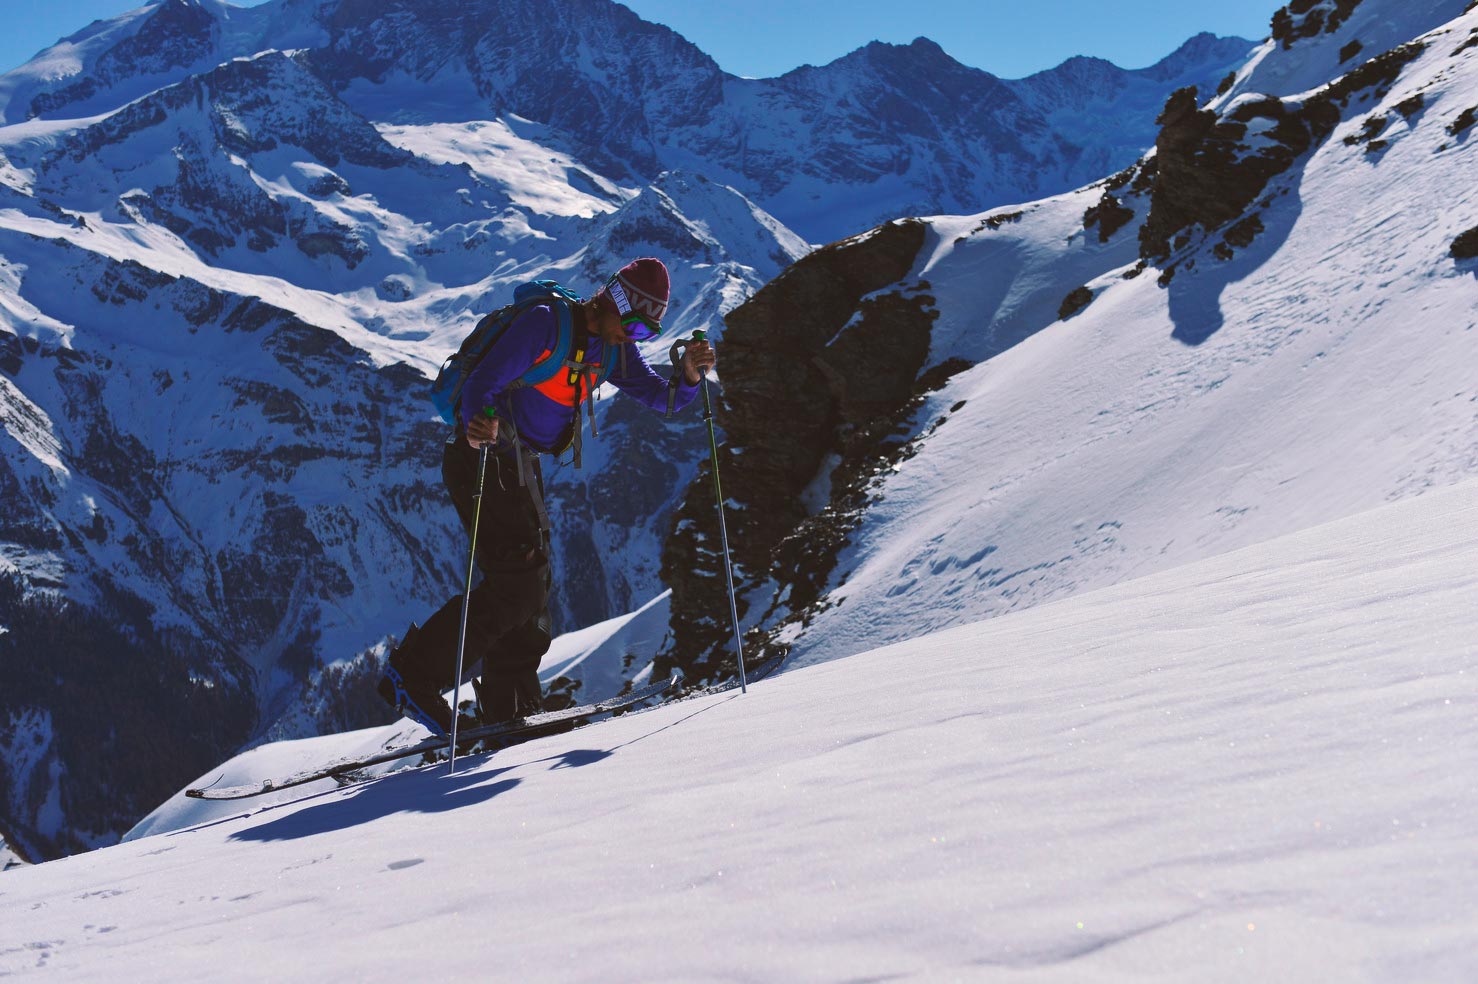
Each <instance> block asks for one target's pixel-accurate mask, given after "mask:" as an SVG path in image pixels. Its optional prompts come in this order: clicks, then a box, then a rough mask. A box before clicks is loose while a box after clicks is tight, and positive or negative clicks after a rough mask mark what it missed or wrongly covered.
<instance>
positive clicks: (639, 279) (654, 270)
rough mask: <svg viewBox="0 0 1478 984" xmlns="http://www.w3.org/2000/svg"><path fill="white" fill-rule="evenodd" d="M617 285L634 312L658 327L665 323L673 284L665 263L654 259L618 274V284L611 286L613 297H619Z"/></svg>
mask: <svg viewBox="0 0 1478 984" xmlns="http://www.w3.org/2000/svg"><path fill="white" fill-rule="evenodd" d="M614 285H619V286H620V288H621V290H622V291H624V293H625V294H626V303H627V304H629V305H630V306H631V310H633V311H635V312H636V313H637V314H641V315H645V316H647V317H649V318H651V319H652V320H653V321H654V322H656V323H658V324H661V323H662V318H663V317H664V316H665V315H666V314H667V296H668V291H669V289H670V284H669V281H668V279H667V267H666V266H665V265H663V263H662V261H661V260H659V259H657V258H656V257H652V256H644V257H642V258H641V259H639V260H632V261H631V262H630V263H628V264H626V265H625V266H624V267H622V268H621V271H620V272H619V273H617V274H616V276H615V278H614V284H613V285H608V286H607V290H608V291H610V292H611V293H612V294H614V293H615V292H614V290H611V288H612V287H613V286H614Z"/></svg>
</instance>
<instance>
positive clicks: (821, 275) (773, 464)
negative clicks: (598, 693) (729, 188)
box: [658, 220, 933, 679]
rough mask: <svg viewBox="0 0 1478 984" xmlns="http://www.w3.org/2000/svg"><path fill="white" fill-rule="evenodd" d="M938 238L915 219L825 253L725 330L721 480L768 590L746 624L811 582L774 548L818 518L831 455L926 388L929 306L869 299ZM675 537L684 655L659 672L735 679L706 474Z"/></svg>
mask: <svg viewBox="0 0 1478 984" xmlns="http://www.w3.org/2000/svg"><path fill="white" fill-rule="evenodd" d="M925 234H926V229H925V226H924V225H923V224H922V223H920V222H918V221H916V220H905V221H900V222H896V223H891V224H888V225H884V226H881V227H879V228H878V229H876V230H873V231H872V232H869V233H866V234H864V235H862V236H858V237H855V238H853V239H849V240H843V241H841V242H838V243H835V244H833V245H831V246H828V247H826V248H824V249H821V250H818V251H816V252H815V253H812V254H811V255H809V256H807V257H806V258H805V259H803V260H801V261H800V262H799V263H797V264H795V266H793V267H791V268H790V269H789V270H788V271H786V272H785V273H784V274H783V275H782V276H780V277H779V278H777V279H776V280H774V281H773V282H771V283H770V284H769V285H768V286H766V287H765V288H764V289H763V290H761V291H760V292H759V293H757V294H756V295H755V296H754V297H753V298H751V299H750V301H749V302H748V303H746V304H745V305H743V306H742V307H740V308H738V309H736V310H735V311H733V312H731V313H730V314H729V316H728V317H727V318H726V319H725V323H726V325H727V327H726V331H725V336H724V342H725V344H724V367H723V368H724V379H725V386H724V391H723V397H722V401H721V405H720V407H719V418H718V419H719V423H720V424H721V425H722V427H723V430H724V434H725V437H726V439H725V442H724V445H723V447H722V448H721V456H720V458H721V464H720V467H721V469H722V472H721V478H722V482H723V488H724V496H725V499H726V500H727V501H728V502H729V503H730V504H731V505H732V506H733V508H732V509H731V511H730V512H729V514H728V516H729V532H730V546H731V548H732V550H733V558H734V563H735V568H736V578H737V581H738V585H739V587H738V590H739V591H740V593H741V594H743V593H744V592H745V591H746V590H748V589H755V588H757V589H758V591H757V592H756V594H755V595H754V596H753V597H749V598H745V599H744V600H743V602H742V603H741V609H740V615H741V618H742V617H744V616H745V614H746V612H747V609H748V606H749V605H750V604H753V603H762V604H767V603H768V602H769V600H770V595H771V594H772V593H773V591H772V589H773V588H775V587H777V586H779V589H780V590H782V591H783V590H785V587H788V586H790V585H791V584H792V583H793V582H797V581H799V580H800V579H801V578H802V577H804V572H792V571H787V570H782V569H777V568H775V567H774V566H772V562H773V560H774V550H775V548H776V547H777V546H779V544H780V543H781V542H782V541H783V540H784V539H785V538H786V537H787V536H788V535H790V534H791V533H793V532H794V531H795V529H796V527H797V526H798V525H799V524H800V523H801V522H802V521H803V520H805V519H806V516H807V511H806V508H805V505H804V504H803V502H802V494H803V493H804V492H805V490H806V488H807V486H809V485H811V483H812V482H814V481H817V480H818V479H823V480H824V475H823V468H824V467H825V466H826V462H827V457H828V455H829V454H836V455H838V457H839V460H842V459H844V457H845V452H846V449H847V440H848V434H849V432H851V431H854V430H856V429H857V428H860V427H865V426H866V425H867V424H868V423H869V422H871V421H873V420H876V419H877V418H880V417H881V418H886V417H887V416H888V415H890V414H891V413H893V412H894V411H895V410H896V409H897V408H898V407H899V406H900V405H901V404H902V403H903V402H904V401H906V400H907V398H908V396H909V395H910V394H911V393H912V391H913V388H914V386H915V383H916V381H917V379H918V376H919V374H920V372H921V371H922V369H923V368H924V366H923V363H924V360H925V359H926V357H927V356H928V352H929V336H930V326H931V324H932V320H933V316H932V314H931V313H930V311H929V310H928V305H929V303H930V299H929V298H928V297H927V295H925V294H923V293H921V292H919V291H917V290H916V291H913V292H908V291H903V292H893V293H888V294H885V295H882V296H880V297H875V298H869V297H868V295H869V294H872V293H874V292H875V291H879V290H883V289H885V288H888V287H890V286H892V285H895V284H897V283H898V282H899V281H901V280H903V279H904V278H906V277H907V276H908V273H909V271H910V270H911V269H912V268H913V265H914V262H915V259H916V257H917V255H918V253H919V250H920V249H921V248H922V246H923V244H924V240H925ZM864 298H866V300H864ZM859 309H860V311H859ZM854 314H857V315H858V316H857V317H855V318H854ZM828 470H829V468H828ZM675 530H676V532H675V533H674V534H673V535H672V536H669V537H668V539H667V541H666V544H665V546H664V550H663V557H662V575H663V580H664V581H665V582H666V583H667V584H669V585H670V586H671V587H672V590H673V597H672V623H671V624H672V635H673V645H672V648H671V649H670V650H669V652H668V653H666V654H664V658H663V660H662V661H660V663H659V669H658V672H662V671H663V670H665V669H666V668H667V667H668V666H670V665H679V666H681V667H682V668H683V669H684V670H685V671H687V673H688V674H689V675H690V677H696V678H698V679H708V678H712V677H717V676H722V675H723V674H725V673H727V672H732V671H733V656H732V650H731V647H730V646H729V645H728V644H727V642H726V640H729V639H731V638H732V636H731V634H730V632H731V630H730V628H729V624H728V618H727V615H728V599H727V593H726V589H725V582H724V577H723V568H722V560H721V558H722V553H721V550H720V548H719V538H718V529H717V520H716V518H715V513H714V501H713V476H712V474H711V473H710V472H709V470H708V469H707V467H706V466H705V467H704V468H703V469H701V470H700V474H699V476H698V477H697V478H696V479H695V480H694V482H693V484H692V485H691V486H689V488H688V493H687V496H686V498H685V500H684V501H683V504H682V506H681V507H680V509H679V511H678V514H677V520H676V525H675ZM772 579H773V580H772Z"/></svg>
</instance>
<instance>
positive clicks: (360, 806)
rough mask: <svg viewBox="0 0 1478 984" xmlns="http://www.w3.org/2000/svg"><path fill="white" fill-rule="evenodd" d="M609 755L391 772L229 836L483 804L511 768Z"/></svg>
mask: <svg viewBox="0 0 1478 984" xmlns="http://www.w3.org/2000/svg"><path fill="white" fill-rule="evenodd" d="M610 755H611V753H610V752H607V751H598V750H594V749H574V750H572V751H568V752H565V753H563V754H561V755H556V756H553V757H551V758H547V759H539V760H538V761H537V762H529V763H522V764H520V765H516V766H509V767H508V768H504V769H493V770H477V769H475V768H474V767H472V766H470V765H469V766H466V767H465V768H466V770H467V771H465V772H459V773H457V774H456V775H451V776H448V775H447V767H446V763H444V762H443V763H440V764H438V765H434V766H428V767H426V768H423V769H418V770H416V771H414V772H401V773H392V774H391V775H388V776H384V777H381V778H380V779H375V780H370V781H368V782H365V783H364V784H362V785H360V786H358V787H356V788H354V789H353V790H352V791H350V793H349V794H348V795H344V796H331V795H330V796H326V797H325V798H324V799H322V800H320V801H319V802H318V803H315V804H313V805H311V806H308V807H305V808H304V809H301V810H297V811H296V812H293V813H289V814H288V815H287V816H284V817H279V818H278V819H276V820H270V821H268V822H267V823H263V824H259V825H257V826H254V827H250V828H248V829H246V830H239V831H237V832H236V833H234V834H232V835H231V840H238V841H283V840H297V839H298V838H300V837H312V836H313V835H315V834H327V833H332V832H334V831H337V830H347V829H349V828H350V827H356V826H358V825H359V824H362V823H368V822H369V821H371V820H377V819H379V818H380V817H384V816H388V815H389V814H392V813H444V812H446V811H448V810H457V809H461V808H462V807H464V806H473V805H475V804H477V803H486V802H487V801H488V800H490V799H492V798H493V797H495V796H498V795H501V794H502V793H506V792H508V791H509V790H510V789H513V788H514V787H515V786H517V785H518V784H519V783H520V782H522V780H521V779H501V780H499V779H497V777H498V776H501V775H503V774H504V773H507V772H512V771H513V770H515V769H520V768H527V767H528V766H529V765H537V764H539V763H540V762H542V763H548V764H549V768H551V769H573V768H578V767H580V766H582V765H591V764H594V763H596V762H600V761H602V760H604V759H606V758H609V757H610ZM494 780H496V781H494Z"/></svg>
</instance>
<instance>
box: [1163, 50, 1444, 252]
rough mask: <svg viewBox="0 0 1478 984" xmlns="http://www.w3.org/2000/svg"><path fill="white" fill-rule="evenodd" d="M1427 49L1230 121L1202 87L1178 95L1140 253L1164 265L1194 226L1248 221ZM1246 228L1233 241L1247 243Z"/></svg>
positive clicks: (1247, 109) (1246, 107)
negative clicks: (1273, 188) (1350, 116)
mask: <svg viewBox="0 0 1478 984" xmlns="http://www.w3.org/2000/svg"><path fill="white" fill-rule="evenodd" d="M1423 50H1424V46H1423V45H1422V44H1420V43H1417V42H1412V43H1409V44H1405V45H1402V46H1400V47H1399V48H1393V49H1392V50H1390V51H1388V52H1386V53H1385V54H1382V55H1379V56H1377V57H1375V58H1372V59H1371V60H1370V61H1368V62H1366V63H1365V64H1364V65H1362V66H1360V67H1359V68H1357V69H1355V70H1354V71H1352V72H1350V73H1349V74H1347V75H1345V76H1343V77H1342V78H1340V79H1339V80H1338V81H1336V82H1334V83H1332V84H1330V85H1328V86H1325V87H1324V88H1323V89H1321V90H1319V91H1318V92H1317V93H1315V94H1314V95H1313V96H1312V97H1310V98H1309V99H1307V100H1305V101H1303V102H1302V103H1299V102H1296V101H1293V100H1282V99H1275V98H1273V97H1268V98H1265V99H1261V100H1256V101H1246V102H1242V103H1240V104H1239V105H1237V106H1236V108H1235V109H1233V110H1232V111H1231V112H1230V113H1228V114H1226V115H1225V116H1217V114H1216V113H1214V112H1212V111H1211V110H1207V109H1200V108H1198V106H1197V104H1196V92H1195V90H1194V89H1181V90H1179V91H1177V92H1176V93H1175V94H1173V95H1172V96H1171V97H1170V100H1169V102H1167V103H1166V104H1165V110H1164V112H1163V113H1161V114H1160V124H1161V129H1160V135H1159V137H1158V138H1157V139H1156V141H1155V148H1156V161H1155V164H1156V174H1155V179H1154V191H1153V194H1152V196H1151V205H1150V213H1149V216H1148V217H1147V218H1146V220H1145V223H1144V225H1143V226H1142V227H1141V228H1140V232H1139V242H1140V255H1141V256H1142V257H1143V258H1144V259H1145V260H1147V261H1164V260H1165V259H1167V258H1168V257H1169V256H1170V254H1171V253H1172V251H1173V250H1176V249H1179V248H1180V247H1181V246H1183V245H1185V244H1187V243H1189V242H1190V240H1191V235H1192V230H1193V228H1195V227H1199V228H1200V229H1201V230H1202V231H1204V232H1211V231H1214V230H1216V229H1218V228H1220V227H1222V226H1223V225H1225V224H1227V223H1229V222H1233V221H1235V220H1238V219H1242V218H1243V217H1244V213H1245V212H1246V211H1247V209H1249V208H1250V207H1251V206H1252V205H1253V204H1254V203H1255V202H1257V201H1258V200H1259V199H1260V198H1261V197H1262V196H1263V194H1264V192H1265V191H1266V189H1267V188H1268V185H1269V182H1271V181H1272V180H1273V179H1274V178H1275V177H1277V176H1278V175H1280V174H1282V173H1284V172H1285V171H1287V170H1288V169H1289V168H1290V167H1292V166H1293V164H1294V162H1295V161H1297V160H1299V159H1301V158H1303V157H1304V155H1306V154H1307V153H1308V152H1309V151H1310V150H1311V149H1313V148H1314V147H1315V146H1316V145H1318V144H1319V143H1321V142H1323V141H1324V140H1326V139H1328V137H1329V134H1330V133H1331V132H1332V131H1333V130H1334V128H1335V127H1336V126H1337V125H1338V124H1339V122H1340V120H1341V119H1342V118H1343V115H1344V112H1345V110H1346V108H1347V107H1349V106H1350V105H1351V104H1352V103H1353V102H1358V101H1361V100H1364V99H1366V98H1367V97H1368V98H1374V99H1380V98H1383V97H1384V95H1385V93H1386V92H1387V91H1389V89H1390V87H1391V86H1392V85H1393V84H1394V83H1395V81H1396V79H1397V78H1399V77H1400V74H1401V70H1402V69H1403V68H1404V67H1405V66H1406V65H1408V64H1409V63H1410V62H1411V61H1413V60H1414V59H1415V58H1417V57H1418V56H1419V55H1420V54H1421V53H1422V51H1423ZM1383 120H1384V118H1381V120H1377V121H1372V122H1371V124H1370V127H1369V132H1368V133H1367V137H1366V139H1369V137H1370V136H1373V135H1374V134H1376V133H1379V132H1380V131H1381V130H1383V129H1384V127H1385V123H1384V122H1383ZM1254 121H1257V122H1259V124H1260V127H1259V130H1260V133H1259V135H1258V136H1257V137H1256V139H1252V138H1249V124H1251V123H1253V122H1254ZM1246 229H1247V227H1245V226H1244V227H1242V228H1241V229H1240V230H1239V231H1238V232H1236V233H1232V238H1235V239H1238V240H1239V241H1243V245H1245V241H1247V240H1246ZM1230 241H1231V240H1230V239H1229V240H1228V242H1230ZM1232 245H1236V243H1232ZM1167 272H1172V271H1167Z"/></svg>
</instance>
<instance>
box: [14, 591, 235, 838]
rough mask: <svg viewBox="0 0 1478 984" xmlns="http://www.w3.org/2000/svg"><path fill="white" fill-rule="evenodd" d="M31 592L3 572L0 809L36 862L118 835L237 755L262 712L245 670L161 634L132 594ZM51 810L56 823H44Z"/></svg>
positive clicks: (193, 643) (212, 647)
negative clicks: (93, 597) (83, 599)
mask: <svg viewBox="0 0 1478 984" xmlns="http://www.w3.org/2000/svg"><path fill="white" fill-rule="evenodd" d="M27 587H28V586H27V584H26V583H25V582H24V580H23V579H21V578H18V577H16V576H14V575H5V576H0V622H3V624H5V625H6V626H7V628H8V629H9V631H7V632H6V633H4V634H3V635H0V666H3V667H4V668H5V669H4V684H5V685H4V686H3V687H0V749H4V751H5V753H6V754H0V803H5V804H7V815H8V819H9V820H10V821H11V822H12V824H13V825H14V829H13V831H12V833H13V834H14V836H15V837H16V843H17V844H18V845H20V846H21V847H22V849H23V851H24V853H25V854H26V855H27V856H29V857H33V858H37V859H43V858H53V857H57V856H59V855H62V854H71V853H75V852H78V851H82V850H87V849H89V848H92V847H97V846H100V844H102V843H108V842H110V841H111V840H113V839H115V838H116V837H117V835H118V833H120V832H121V829H127V826H129V825H131V822H132V820H136V819H137V818H138V817H141V816H143V815H144V814H145V813H147V812H148V811H149V810H152V809H154V807H155V806H157V805H158V804H159V803H160V802H161V801H163V800H164V799H165V798H167V797H168V796H170V795H171V794H173V793H174V792H175V791H176V790H177V789H178V788H179V785H180V783H181V782H188V781H189V780H190V779H191V778H194V777H195V776H197V775H199V774H201V773H202V772H204V771H205V770H206V769H208V768H210V767H211V766H212V765H214V764H215V763H217V762H219V761H220V760H221V758H222V756H224V755H228V754H230V753H231V752H232V751H233V750H234V749H235V748H237V747H238V746H239V745H240V743H241V742H242V741H243V740H244V739H245V738H246V737H247V735H248V734H249V733H250V730H251V727H252V724H253V722H254V720H255V716H256V706H255V700H254V699H253V697H252V693H251V690H252V680H251V672H250V670H249V668H247V667H246V666H245V665H244V664H242V663H241V662H240V661H239V660H236V659H233V658H232V657H231V656H230V655H229V654H228V653H226V652H224V651H223V650H222V649H221V647H219V646H218V645H216V644H213V643H209V642H203V641H201V640H196V639H191V638H188V637H186V636H183V635H182V634H179V633H175V632H161V631H159V630H156V629H155V628H154V627H153V625H152V623H151V619H150V615H151V609H150V606H149V605H148V604H147V603H145V602H143V601H142V600H141V599H139V598H138V597H137V596H134V595H131V594H129V593H127V592H125V591H119V590H109V591H105V592H104V593H103V596H102V597H101V599H100V600H99V602H98V603H97V605H96V606H95V607H83V606H81V605H78V604H76V603H74V602H69V601H65V600H61V599H58V598H55V597H53V596H49V595H46V594H39V595H38V594H28V592H27ZM164 708H168V709H169V710H168V713H162V710H163V709H164ZM48 801H51V805H50V806H48ZM58 810H59V811H60V814H61V815H62V816H65V817H66V823H65V825H64V826H60V827H57V826H53V825H52V824H50V823H47V821H46V817H47V815H48V814H49V813H50V814H53V815H54V814H56V812H57V811H58Z"/></svg>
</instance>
